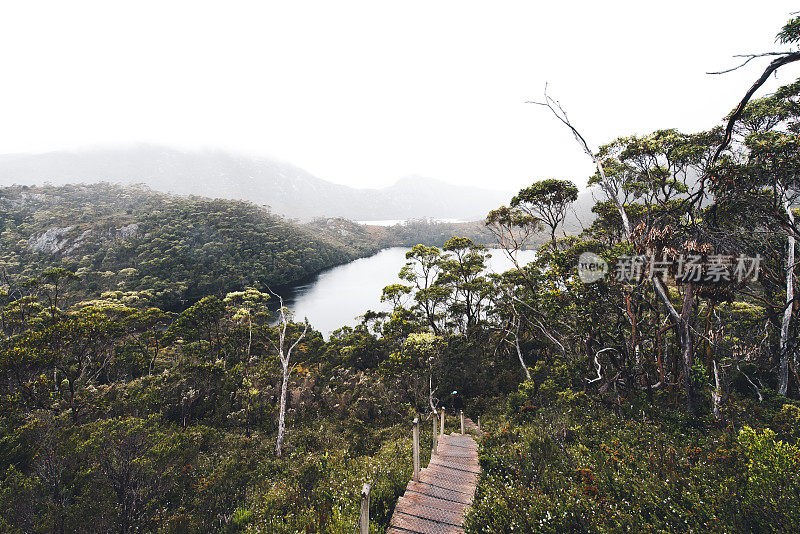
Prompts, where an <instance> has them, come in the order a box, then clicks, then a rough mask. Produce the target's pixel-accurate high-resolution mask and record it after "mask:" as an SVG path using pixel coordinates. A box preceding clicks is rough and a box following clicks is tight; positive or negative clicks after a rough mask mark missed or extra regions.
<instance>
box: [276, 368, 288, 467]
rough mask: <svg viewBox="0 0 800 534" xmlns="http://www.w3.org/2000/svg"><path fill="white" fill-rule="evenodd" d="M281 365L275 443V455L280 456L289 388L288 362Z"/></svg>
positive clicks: (284, 431) (284, 432)
mask: <svg viewBox="0 0 800 534" xmlns="http://www.w3.org/2000/svg"><path fill="white" fill-rule="evenodd" d="M281 363H282V367H283V383H282V384H281V400H280V405H279V406H278V440H277V442H276V443H275V455H276V456H280V455H281V450H282V449H283V436H284V435H285V434H286V392H287V390H288V388H289V362H288V360H285V361H283V362H281Z"/></svg>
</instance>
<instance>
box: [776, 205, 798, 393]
mask: <svg viewBox="0 0 800 534" xmlns="http://www.w3.org/2000/svg"><path fill="white" fill-rule="evenodd" d="M783 207H784V209H785V210H786V216H787V217H788V219H789V224H790V225H791V226H794V214H793V213H792V207H791V205H790V204H789V201H788V200H784V204H783ZM787 235H788V240H789V244H788V247H787V254H786V309H785V310H784V311H783V321H782V322H781V340H780V352H781V366H780V373H779V376H778V394H779V395H786V392H787V391H788V390H789V355H790V354H789V353H790V352H793V351H790V349H789V325H790V323H791V321H792V309H793V308H794V245H795V238H794V232H792V231H791V230H789V232H788V233H787Z"/></svg>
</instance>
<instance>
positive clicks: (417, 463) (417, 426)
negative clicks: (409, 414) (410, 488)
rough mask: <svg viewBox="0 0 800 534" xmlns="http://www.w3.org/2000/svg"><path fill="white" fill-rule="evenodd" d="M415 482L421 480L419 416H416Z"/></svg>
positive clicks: (414, 431) (414, 434) (414, 433)
mask: <svg viewBox="0 0 800 534" xmlns="http://www.w3.org/2000/svg"><path fill="white" fill-rule="evenodd" d="M413 436H414V445H413V447H414V482H419V418H418V417H415V418H414V430H413Z"/></svg>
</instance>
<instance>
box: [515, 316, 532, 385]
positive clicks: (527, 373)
mask: <svg viewBox="0 0 800 534" xmlns="http://www.w3.org/2000/svg"><path fill="white" fill-rule="evenodd" d="M514 348H515V349H517V357H518V358H519V364H520V365H521V366H522V370H523V371H524V372H525V378H526V379H527V380H530V379H531V372H530V371H529V370H528V366H527V365H525V358H523V357H522V348H521V347H520V344H519V323H517V329H516V330H515V331H514Z"/></svg>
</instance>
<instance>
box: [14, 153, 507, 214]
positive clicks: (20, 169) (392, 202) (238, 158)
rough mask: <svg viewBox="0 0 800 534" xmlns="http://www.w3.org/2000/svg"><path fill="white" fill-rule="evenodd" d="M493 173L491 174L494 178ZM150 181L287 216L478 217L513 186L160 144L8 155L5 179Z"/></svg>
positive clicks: (27, 182)
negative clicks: (349, 179)
mask: <svg viewBox="0 0 800 534" xmlns="http://www.w3.org/2000/svg"><path fill="white" fill-rule="evenodd" d="M490 178H491V177H487V180H488V179H490ZM103 181H105V182H111V183H122V184H133V183H142V184H145V185H147V186H149V187H151V188H152V189H155V190H157V191H164V192H170V193H176V194H194V195H202V196H207V197H213V198H231V199H241V200H248V201H251V202H254V203H256V204H260V205H267V206H269V207H270V208H271V209H272V210H273V211H274V212H276V213H279V214H281V215H284V216H287V217H294V218H299V219H302V220H309V219H313V218H315V217H319V216H328V217H346V218H348V219H352V220H385V219H408V218H420V217H438V218H453V219H462V220H477V219H482V218H483V217H485V216H486V213H487V212H488V211H489V210H491V209H493V208H495V207H497V206H499V205H501V204H504V203H507V202H508V201H509V200H510V198H511V196H512V193H510V192H504V191H496V190H489V189H478V188H473V187H462V186H456V185H452V184H448V183H445V182H441V181H439V180H435V179H431V178H423V177H418V176H411V177H405V178H402V179H400V180H398V181H397V183H395V184H394V185H392V186H389V187H385V188H382V189H356V188H353V187H348V186H345V185H340V184H335V183H332V182H328V181H326V180H322V179H320V178H317V177H316V176H313V175H312V174H310V173H308V172H307V171H305V170H303V169H301V168H299V167H296V166H294V165H291V164H288V163H284V162H280V161H276V160H271V159H265V158H251V157H247V156H242V155H237V154H232V153H228V152H224V151H221V150H203V151H182V150H177V149H173V148H167V147H163V146H155V145H138V146H135V147H129V148H103V149H91V150H90V149H87V150H81V151H69V152H68V151H62V152H48V153H43V154H7V155H0V185H12V184H21V185H40V184H43V183H45V182H49V183H51V184H53V185H62V184H67V183H95V182H103Z"/></svg>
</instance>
